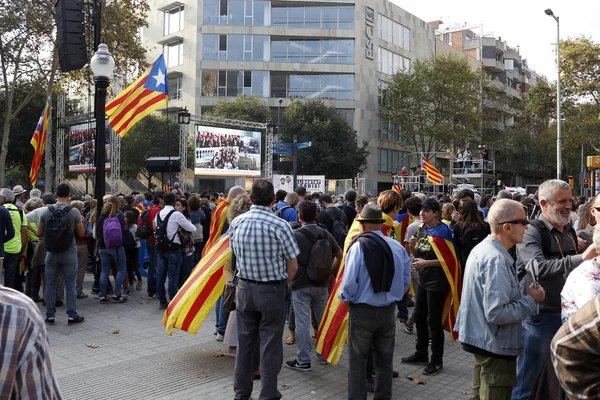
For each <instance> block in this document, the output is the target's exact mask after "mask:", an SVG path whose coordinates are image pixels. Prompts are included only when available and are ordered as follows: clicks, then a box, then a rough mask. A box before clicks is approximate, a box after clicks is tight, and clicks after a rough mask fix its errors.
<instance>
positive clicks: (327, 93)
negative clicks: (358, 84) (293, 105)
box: [271, 74, 354, 100]
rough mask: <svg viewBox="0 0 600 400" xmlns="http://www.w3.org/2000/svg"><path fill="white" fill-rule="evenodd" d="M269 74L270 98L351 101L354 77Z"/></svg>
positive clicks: (345, 75) (347, 75)
mask: <svg viewBox="0 0 600 400" xmlns="http://www.w3.org/2000/svg"><path fill="white" fill-rule="evenodd" d="M285 78H286V75H285V74H271V97H305V98H314V97H320V98H329V99H342V100H346V99H353V98H354V75H352V74H344V75H336V74H321V75H317V74H291V75H289V76H287V94H286V91H285V83H284V82H285Z"/></svg>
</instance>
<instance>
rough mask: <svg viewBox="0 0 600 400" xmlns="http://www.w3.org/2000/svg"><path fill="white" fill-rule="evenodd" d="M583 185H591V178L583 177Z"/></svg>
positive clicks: (586, 186) (587, 186)
mask: <svg viewBox="0 0 600 400" xmlns="http://www.w3.org/2000/svg"><path fill="white" fill-rule="evenodd" d="M583 187H584V188H586V189H587V188H589V187H590V180H589V179H588V178H584V179H583Z"/></svg>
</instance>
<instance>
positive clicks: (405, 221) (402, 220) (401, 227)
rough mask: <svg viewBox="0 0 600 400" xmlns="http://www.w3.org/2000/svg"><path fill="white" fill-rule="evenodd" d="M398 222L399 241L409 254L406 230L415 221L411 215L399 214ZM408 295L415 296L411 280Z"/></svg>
mask: <svg viewBox="0 0 600 400" xmlns="http://www.w3.org/2000/svg"><path fill="white" fill-rule="evenodd" d="M396 222H398V228H397V230H398V231H399V232H400V235H399V239H398V241H399V242H400V244H401V245H402V246H404V248H405V249H406V251H407V252H408V242H405V241H404V239H405V238H406V228H408V226H409V225H410V224H412V223H413V222H414V219H413V217H412V215H410V214H409V213H406V214H398V215H397V216H396ZM408 294H415V288H414V287H413V282H412V279H411V280H410V285H409V287H408Z"/></svg>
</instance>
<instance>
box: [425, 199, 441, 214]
mask: <svg viewBox="0 0 600 400" xmlns="http://www.w3.org/2000/svg"><path fill="white" fill-rule="evenodd" d="M422 207H425V208H429V209H430V210H431V211H438V212H439V211H441V208H440V203H438V201H437V200H436V199H427V200H425V201H424V202H423V203H422Z"/></svg>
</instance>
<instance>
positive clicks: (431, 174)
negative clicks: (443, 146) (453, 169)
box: [421, 153, 444, 185]
mask: <svg viewBox="0 0 600 400" xmlns="http://www.w3.org/2000/svg"><path fill="white" fill-rule="evenodd" d="M421 168H423V169H424V170H425V172H427V180H428V181H429V182H431V183H435V184H436V185H439V184H440V183H442V181H443V180H444V177H443V176H442V173H441V172H440V171H438V170H437V168H436V167H434V166H433V164H431V163H430V162H429V160H428V159H427V158H426V157H425V155H424V154H423V153H421Z"/></svg>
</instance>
